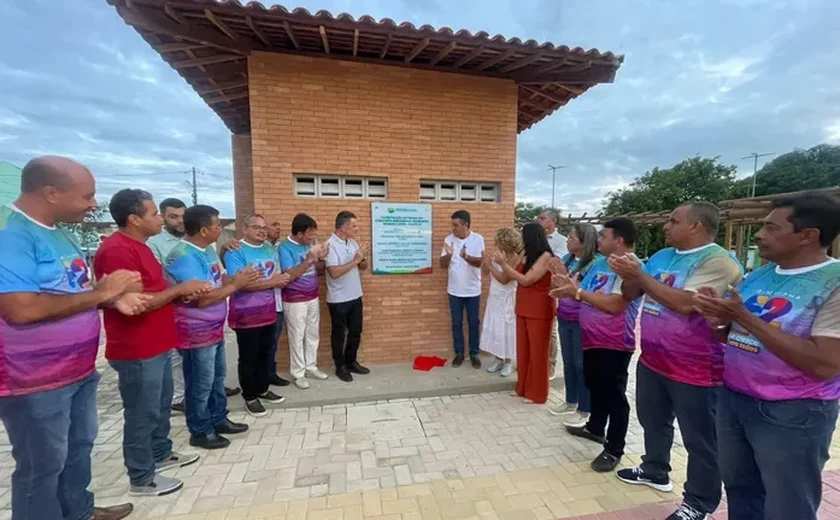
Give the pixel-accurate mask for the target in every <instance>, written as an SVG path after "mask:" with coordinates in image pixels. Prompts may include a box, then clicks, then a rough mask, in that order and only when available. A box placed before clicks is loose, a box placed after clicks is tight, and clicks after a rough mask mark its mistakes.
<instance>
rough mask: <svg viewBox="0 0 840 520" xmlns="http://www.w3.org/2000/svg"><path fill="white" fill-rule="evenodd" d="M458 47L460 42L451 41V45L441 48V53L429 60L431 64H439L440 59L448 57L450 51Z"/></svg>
mask: <svg viewBox="0 0 840 520" xmlns="http://www.w3.org/2000/svg"><path fill="white" fill-rule="evenodd" d="M456 48H458V44H457V43H455V42H450V43H449V45H447V46H446V47H444V48H443V49H441V51H440V52H439V53H437V54H435V57H434V58H432V61H430V62H429V65H437V64H438V62H439V61H440V60H442V59H443V58H445V57H447V56H448V55H449V53H451V52H452V51H454V50H455V49H456Z"/></svg>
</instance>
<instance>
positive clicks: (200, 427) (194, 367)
mask: <svg viewBox="0 0 840 520" xmlns="http://www.w3.org/2000/svg"><path fill="white" fill-rule="evenodd" d="M179 352H180V353H181V356H182V357H183V358H184V402H185V403H186V405H187V410H186V416H187V428H188V429H189V430H190V434H191V435H194V436H202V435H207V434H210V433H213V432H214V431H215V428H216V426H217V425H219V424H222V423H223V422H224V421H225V419H227V414H228V411H227V395H225V371H226V367H225V342H224V341H222V342H220V343H216V344H215V345H210V346H209V347H199V348H189V349H183V350H180V351H179Z"/></svg>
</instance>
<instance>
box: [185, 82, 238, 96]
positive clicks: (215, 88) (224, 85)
mask: <svg viewBox="0 0 840 520" xmlns="http://www.w3.org/2000/svg"><path fill="white" fill-rule="evenodd" d="M247 86H248V80H247V79H242V80H231V81H224V82H221V83H218V82H217V83H216V84H215V85H210V86H209V87H200V88H196V89H195V91H196V92H198V93H199V94H202V95H203V94H213V93H214V92H221V91H222V90H227V89H229V88H242V87H247Z"/></svg>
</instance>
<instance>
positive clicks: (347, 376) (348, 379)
mask: <svg viewBox="0 0 840 520" xmlns="http://www.w3.org/2000/svg"><path fill="white" fill-rule="evenodd" d="M335 376H336V377H337V378H339V379H341V380H342V381H344V382H345V383H352V382H353V374H351V373H350V371H349V370H348V369H346V368H344V367H341V368H336V369H335Z"/></svg>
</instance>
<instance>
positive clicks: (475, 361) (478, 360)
mask: <svg viewBox="0 0 840 520" xmlns="http://www.w3.org/2000/svg"><path fill="white" fill-rule="evenodd" d="M470 363H471V364H472V367H473V368H481V358H479V357H478V356H470Z"/></svg>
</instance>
